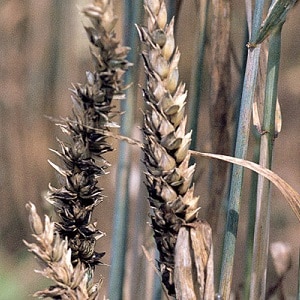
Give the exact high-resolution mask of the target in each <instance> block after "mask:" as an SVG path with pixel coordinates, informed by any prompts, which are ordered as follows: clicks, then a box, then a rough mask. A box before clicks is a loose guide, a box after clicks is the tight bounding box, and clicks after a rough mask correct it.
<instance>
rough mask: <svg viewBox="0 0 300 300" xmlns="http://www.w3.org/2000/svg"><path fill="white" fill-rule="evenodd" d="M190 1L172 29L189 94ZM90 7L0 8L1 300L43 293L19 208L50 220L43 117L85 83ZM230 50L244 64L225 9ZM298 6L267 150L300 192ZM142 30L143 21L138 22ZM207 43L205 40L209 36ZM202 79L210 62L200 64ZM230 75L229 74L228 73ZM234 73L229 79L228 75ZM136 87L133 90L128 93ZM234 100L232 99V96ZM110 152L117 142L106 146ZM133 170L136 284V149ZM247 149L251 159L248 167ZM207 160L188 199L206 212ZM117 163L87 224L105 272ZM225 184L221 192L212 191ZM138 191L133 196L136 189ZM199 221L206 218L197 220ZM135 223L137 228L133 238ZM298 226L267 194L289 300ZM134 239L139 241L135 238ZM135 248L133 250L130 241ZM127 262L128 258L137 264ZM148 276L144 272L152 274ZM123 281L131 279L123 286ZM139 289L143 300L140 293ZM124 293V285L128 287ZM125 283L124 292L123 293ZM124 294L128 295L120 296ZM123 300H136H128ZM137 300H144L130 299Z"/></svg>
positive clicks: (203, 143)
mask: <svg viewBox="0 0 300 300" xmlns="http://www.w3.org/2000/svg"><path fill="white" fill-rule="evenodd" d="M115 2H116V13H117V15H118V16H119V23H118V25H117V26H118V28H117V31H118V32H117V33H118V37H119V38H120V39H122V35H123V32H124V31H126V30H127V29H126V27H125V26H123V23H122V22H123V20H122V11H123V6H122V4H123V2H124V1H115ZM194 2H195V1H182V5H181V8H180V12H179V16H178V19H177V23H176V38H177V43H178V46H179V49H180V51H181V62H180V74H181V80H182V81H184V82H186V83H187V88H188V89H190V87H189V83H190V81H191V69H192V67H193V64H194V63H195V57H194V55H195V53H194V48H195V47H194V45H195V36H197V32H195V30H196V26H194V23H195V19H196V10H195V3H194ZM87 3H89V1H86V0H84V1H77V0H76V1H75V0H64V1H61V0H43V1H32V0H28V1H22V0H1V1H0V28H1V30H0V86H1V93H0V122H1V125H0V166H1V167H0V188H1V193H0V204H1V209H0V235H1V236H0V299H3V300H10V299H31V298H32V296H31V294H32V293H34V291H36V290H38V289H43V288H44V287H45V286H47V284H48V283H47V282H46V280H45V279H43V278H42V277H41V276H39V275H38V274H36V273H35V272H34V269H38V264H37V262H36V260H35V259H34V257H33V256H32V255H31V254H30V253H28V251H27V249H26V248H25V246H24V244H23V242H22V240H24V239H26V240H27V241H32V239H31V236H30V227H29V223H28V213H27V211H26V209H25V204H26V203H27V202H28V201H31V202H33V203H35V204H36V205H37V207H38V211H39V213H40V214H41V215H43V214H45V213H47V214H50V215H51V214H52V211H51V207H49V205H48V204H47V203H45V201H44V199H43V194H44V193H45V192H47V187H48V184H49V182H51V183H52V185H54V186H55V184H56V182H57V181H56V180H57V179H56V175H55V172H54V170H53V169H52V168H51V166H50V165H49V164H48V162H47V160H48V159H55V158H54V157H53V155H52V154H51V152H50V151H49V150H48V149H49V148H53V149H57V142H56V137H57V136H60V132H59V129H58V128H57V127H56V126H55V122H53V121H51V120H49V118H47V117H49V116H50V117H53V118H59V117H65V116H67V115H69V114H70V112H71V101H70V92H69V90H68V89H69V88H71V83H72V82H73V83H77V82H82V83H83V82H84V81H85V72H86V71H87V70H91V69H92V64H91V61H90V53H89V43H88V40H87V37H86V34H85V31H84V29H83V24H86V23H87V22H86V20H84V19H83V17H82V16H81V14H80V13H79V11H78V7H77V5H78V6H79V7H82V6H84V5H85V4H87ZM232 7H233V12H232V13H233V15H232V42H233V48H234V51H235V55H236V57H237V63H238V64H239V63H240V64H241V62H242V53H243V51H244V47H245V38H244V36H245V34H244V25H245V13H244V11H245V8H244V4H241V3H240V1H232ZM299 14H300V5H296V6H295V7H294V8H293V10H292V11H291V13H290V14H289V15H288V18H287V21H286V24H285V25H284V27H283V40H282V53H281V69H280V78H279V101H280V103H281V109H282V121H283V126H282V131H281V133H280V134H279V137H278V138H277V139H276V141H275V148H274V163H273V170H274V171H275V172H276V173H278V174H279V175H280V176H281V177H282V178H283V179H285V180H286V181H287V182H288V183H289V184H290V185H291V186H292V187H294V188H295V189H296V190H297V191H298V192H300V160H299V158H300V138H299V133H300V50H299V49H300V35H299V28H300V18H299ZM138 21H141V20H138ZM207 42H208V43H209V36H208V37H207ZM205 61H206V68H207V74H208V65H209V63H208V62H209V53H207V54H206V56H205ZM233 72H234V70H233ZM235 72H236V71H235ZM232 80H233V82H232V85H233V87H235V86H236V88H237V86H238V85H239V84H240V79H239V77H238V76H233V79H232ZM138 84H140V85H143V84H144V81H143V78H142V76H141V79H140V82H135V83H134V86H135V87H137V86H138ZM208 85H209V77H208V76H207V78H206V77H205V78H204V79H203V87H202V90H203V91H202V96H203V101H202V102H201V103H202V104H201V116H200V117H199V122H200V123H199V124H198V127H199V132H198V138H197V145H196V149H197V150H200V151H209V149H210V145H209V138H208V136H209V120H208V117H207V110H208V108H207V107H208V104H209V103H208V101H207V100H205V95H206V94H207V93H208ZM135 97H136V101H137V105H136V107H135V109H136V111H135V115H136V121H135V122H136V124H135V126H134V130H133V133H132V137H134V138H138V139H141V134H140V131H139V129H138V126H139V124H140V119H141V112H140V109H139V108H141V107H143V104H142V99H141V89H139V88H137V94H136V95H135ZM237 97H239V96H237ZM112 144H114V145H115V146H116V147H117V143H116V142H115V141H114V140H112ZM132 151H133V156H132V157H134V158H135V159H134V163H133V166H132V171H131V173H130V182H131V187H132V189H131V194H130V218H129V236H128V254H127V262H128V268H126V275H127V278H131V277H132V276H136V274H135V273H134V272H133V271H132V270H131V268H130V266H131V265H132V260H136V259H140V260H142V261H143V264H144V265H146V266H147V265H149V264H150V263H149V262H147V260H146V259H145V257H144V254H143V253H142V250H141V245H146V246H147V245H149V244H150V245H151V244H152V239H151V232H150V229H149V226H148V225H147V222H148V221H149V220H148V217H147V216H148V204H147V199H146V194H145V190H144V187H143V174H142V166H141V164H140V161H141V159H142V156H141V153H140V150H139V149H135V148H134V147H132ZM117 155H118V151H117V150H116V151H115V152H113V153H111V154H109V155H108V156H107V159H108V161H110V162H115V161H117V159H116V157H117ZM251 155H252V154H251V147H250V150H249V159H251ZM208 170H209V161H207V160H204V159H197V171H196V177H195V178H196V194H199V195H200V204H201V206H202V208H203V209H201V212H204V211H205V207H206V206H207V199H208V194H209V191H208V188H207V186H208V184H207V181H208V175H207V174H208ZM115 176H116V164H112V167H111V169H110V174H109V175H107V176H105V178H103V179H101V186H102V187H103V188H104V194H105V195H106V196H107V197H106V198H105V201H104V202H103V203H102V204H100V205H99V206H98V208H97V209H96V211H95V213H94V218H95V219H96V220H97V221H98V226H99V228H100V230H102V231H104V232H106V236H105V237H104V238H102V239H100V241H99V242H98V248H99V251H105V252H106V253H107V254H106V256H105V257H104V259H103V262H104V263H106V264H110V247H111V237H112V235H113V232H112V226H113V224H112V216H113V210H114V193H115V190H114V184H112V183H115ZM249 177H250V172H249V171H246V179H245V184H244V186H245V188H244V189H245V195H247V189H248V186H249ZM220 184H223V183H220ZM137 187H139V188H137ZM247 200H248V198H247V196H245V201H244V203H242V212H241V224H240V228H239V235H238V248H237V256H236V266H235V271H234V272H235V273H234V278H235V279H234V283H233V284H234V287H233V288H234V289H235V290H238V289H239V288H240V287H241V285H242V284H243V282H242V278H243V276H242V275H243V272H244V269H243V264H244V262H243V260H244V253H245V239H246V227H247V222H246V219H247V218H246V217H247V209H248V207H247ZM201 217H202V218H205V215H204V214H203V215H201ZM136 219H139V222H142V223H143V224H144V227H143V228H142V230H140V231H138V230H137V227H136V224H137V221H136ZM220 223H221V224H219V227H220V230H218V232H216V233H215V236H214V238H215V240H216V245H215V251H216V255H218V253H219V252H220V248H221V243H222V234H223V232H222V228H223V229H224V223H223V222H220ZM299 234H300V230H299V223H298V221H297V219H296V217H295V216H294V214H293V213H292V211H291V209H290V207H289V206H288V204H287V203H286V202H285V200H284V198H283V196H282V195H281V194H280V193H279V192H278V190H276V188H275V187H274V188H273V197H272V217H271V237H270V242H275V241H283V242H285V243H288V244H289V245H290V247H291V253H292V268H291V270H290V271H289V273H288V275H287V278H286V280H285V281H286V283H285V287H284V288H285V292H286V294H287V295H289V297H290V298H288V299H294V297H295V294H296V289H297V272H298V263H299V262H298V256H299ZM137 235H139V239H136V238H137ZM137 241H138V242H137ZM133 253H136V255H137V256H135V255H134V254H133ZM150 269H151V268H150ZM97 272H98V273H99V274H102V276H103V277H104V286H103V290H102V295H103V296H104V295H107V284H108V278H109V267H108V266H100V267H99V268H98V271H97ZM127 280H128V281H130V280H129V279H127ZM140 280H141V282H140V283H138V285H140V288H141V289H142V290H144V291H143V292H144V293H146V291H147V288H146V286H147V284H146V283H143V280H145V278H144V279H142V277H141V279H140ZM131 284H132V283H131ZM131 289H132V286H131V287H130V284H128V286H127V290H131ZM127 293H128V295H130V291H127ZM127 299H134V298H132V296H131V297H130V296H128V297H127ZM135 299H142V298H139V297H138V296H137V297H136V298H135Z"/></svg>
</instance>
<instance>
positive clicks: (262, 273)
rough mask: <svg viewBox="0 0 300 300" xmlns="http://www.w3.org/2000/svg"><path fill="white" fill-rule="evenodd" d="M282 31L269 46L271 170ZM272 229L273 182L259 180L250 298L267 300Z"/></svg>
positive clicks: (264, 157) (267, 161) (266, 126)
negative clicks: (270, 230)
mask: <svg viewBox="0 0 300 300" xmlns="http://www.w3.org/2000/svg"><path fill="white" fill-rule="evenodd" d="M281 28H282V24H281V25H279V27H278V29H277V30H276V31H275V32H274V33H273V35H272V37H271V39H270V45H269V57H268V66H267V79H266V91H265V102H264V117H263V127H262V130H263V135H262V137H261V146H260V159H259V163H260V165H262V166H264V167H266V168H268V169H270V168H271V164H272V149H273V142H274V138H275V111H276V101H277V86H278V72H279V63H280V48H281ZM269 228H270V182H269V181H268V180H267V179H265V178H264V177H262V176H259V177H258V186H257V210H256V224H255V234H254V249H253V262H252V276H251V293H250V299H253V300H254V299H255V300H256V299H264V298H265V292H266V272H267V261H268V246H269Z"/></svg>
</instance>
